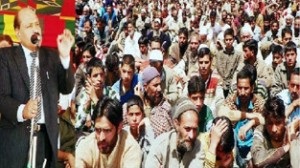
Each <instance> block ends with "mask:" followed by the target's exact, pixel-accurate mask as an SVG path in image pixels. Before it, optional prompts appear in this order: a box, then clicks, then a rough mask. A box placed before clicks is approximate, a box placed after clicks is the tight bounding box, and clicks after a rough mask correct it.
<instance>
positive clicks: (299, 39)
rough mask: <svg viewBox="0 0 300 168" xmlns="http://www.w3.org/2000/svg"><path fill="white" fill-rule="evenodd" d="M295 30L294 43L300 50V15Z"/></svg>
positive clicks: (296, 18)
mask: <svg viewBox="0 0 300 168" xmlns="http://www.w3.org/2000/svg"><path fill="white" fill-rule="evenodd" d="M293 30H294V41H295V43H296V45H297V46H298V48H300V15H298V16H296V17H295V20H294V28H293ZM298 51H299V50H298Z"/></svg>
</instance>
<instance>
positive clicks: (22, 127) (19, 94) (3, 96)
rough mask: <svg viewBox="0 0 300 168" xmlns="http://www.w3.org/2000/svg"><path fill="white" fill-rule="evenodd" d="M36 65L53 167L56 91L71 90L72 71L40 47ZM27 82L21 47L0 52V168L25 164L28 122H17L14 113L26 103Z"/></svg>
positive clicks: (27, 93) (56, 131) (55, 152)
mask: <svg viewBox="0 0 300 168" xmlns="http://www.w3.org/2000/svg"><path fill="white" fill-rule="evenodd" d="M39 66H40V76H41V82H42V94H43V107H44V113H45V122H46V128H47V133H48V136H49V139H50V143H51V148H52V151H53V158H54V160H53V162H54V163H53V164H52V165H55V162H56V159H57V137H58V124H57V118H58V116H57V104H58V98H59V92H61V93H63V94H67V93H70V92H71V91H72V89H73V84H74V76H73V73H72V70H71V68H69V69H68V70H65V69H64V68H63V66H62V64H61V62H60V59H59V56H58V54H57V52H54V51H52V50H50V49H47V48H43V47H42V48H40V51H39ZM70 67H71V66H70ZM29 83H30V80H29V75H28V68H27V65H26V59H25V56H24V52H23V49H22V47H21V46H17V47H11V48H4V49H0V113H1V114H2V115H1V120H0V167H3V168H4V167H6V168H8V167H13V168H19V167H25V165H26V164H27V159H28V158H27V157H28V150H29V137H30V120H26V121H25V122H18V121H17V110H18V107H19V106H20V104H26V103H27V101H28V100H29V92H30V86H29V85H30V84H29ZM37 155H38V154H37Z"/></svg>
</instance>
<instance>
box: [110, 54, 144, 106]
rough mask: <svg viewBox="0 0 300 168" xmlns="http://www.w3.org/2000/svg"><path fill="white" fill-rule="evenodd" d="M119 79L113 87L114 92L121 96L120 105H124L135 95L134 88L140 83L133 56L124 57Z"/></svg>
mask: <svg viewBox="0 0 300 168" xmlns="http://www.w3.org/2000/svg"><path fill="white" fill-rule="evenodd" d="M120 74H121V75H120V76H121V79H119V80H118V81H117V82H116V83H115V84H114V85H113V86H112V88H113V90H115V92H117V93H118V94H119V95H120V103H121V104H122V105H123V104H124V103H126V102H127V101H128V99H129V98H130V97H131V96H132V95H134V87H135V86H136V85H137V84H138V83H139V81H140V78H139V75H138V74H136V73H135V59H134V57H133V56H132V55H126V54H125V55H124V56H123V61H122V63H121V67H120Z"/></svg>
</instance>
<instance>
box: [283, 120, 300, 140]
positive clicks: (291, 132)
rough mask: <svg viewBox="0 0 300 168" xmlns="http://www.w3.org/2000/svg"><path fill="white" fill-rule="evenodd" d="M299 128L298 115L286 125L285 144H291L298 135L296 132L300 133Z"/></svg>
mask: <svg viewBox="0 0 300 168" xmlns="http://www.w3.org/2000/svg"><path fill="white" fill-rule="evenodd" d="M299 128H300V118H298V117H297V118H295V119H294V120H293V121H292V122H290V123H289V124H288V125H287V126H286V134H285V139H284V144H290V142H291V141H293V140H294V139H295V138H296V137H297V136H296V134H299Z"/></svg>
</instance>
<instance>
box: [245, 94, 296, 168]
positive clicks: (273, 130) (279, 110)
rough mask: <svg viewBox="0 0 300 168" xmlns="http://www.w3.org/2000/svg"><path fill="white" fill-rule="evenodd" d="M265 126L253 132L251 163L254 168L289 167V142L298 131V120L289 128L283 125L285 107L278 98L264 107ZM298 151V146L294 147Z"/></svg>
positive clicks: (270, 100)
mask: <svg viewBox="0 0 300 168" xmlns="http://www.w3.org/2000/svg"><path fill="white" fill-rule="evenodd" d="M263 116H264V118H265V125H260V126H258V127H257V128H256V129H255V131H254V140H253V145H252V147H251V154H252V157H253V163H254V166H256V167H290V155H295V154H296V153H289V150H290V149H291V148H292V146H291V142H292V141H294V139H295V133H296V130H297V129H298V130H299V122H300V120H299V118H298V119H297V120H295V121H294V122H292V123H291V124H290V126H289V127H286V125H285V123H286V122H285V119H286V117H285V107H284V103H283V101H282V100H280V99H279V98H278V97H273V98H270V99H268V100H267V101H266V103H265V105H264V112H263ZM294 147H295V148H298V149H299V146H294Z"/></svg>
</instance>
